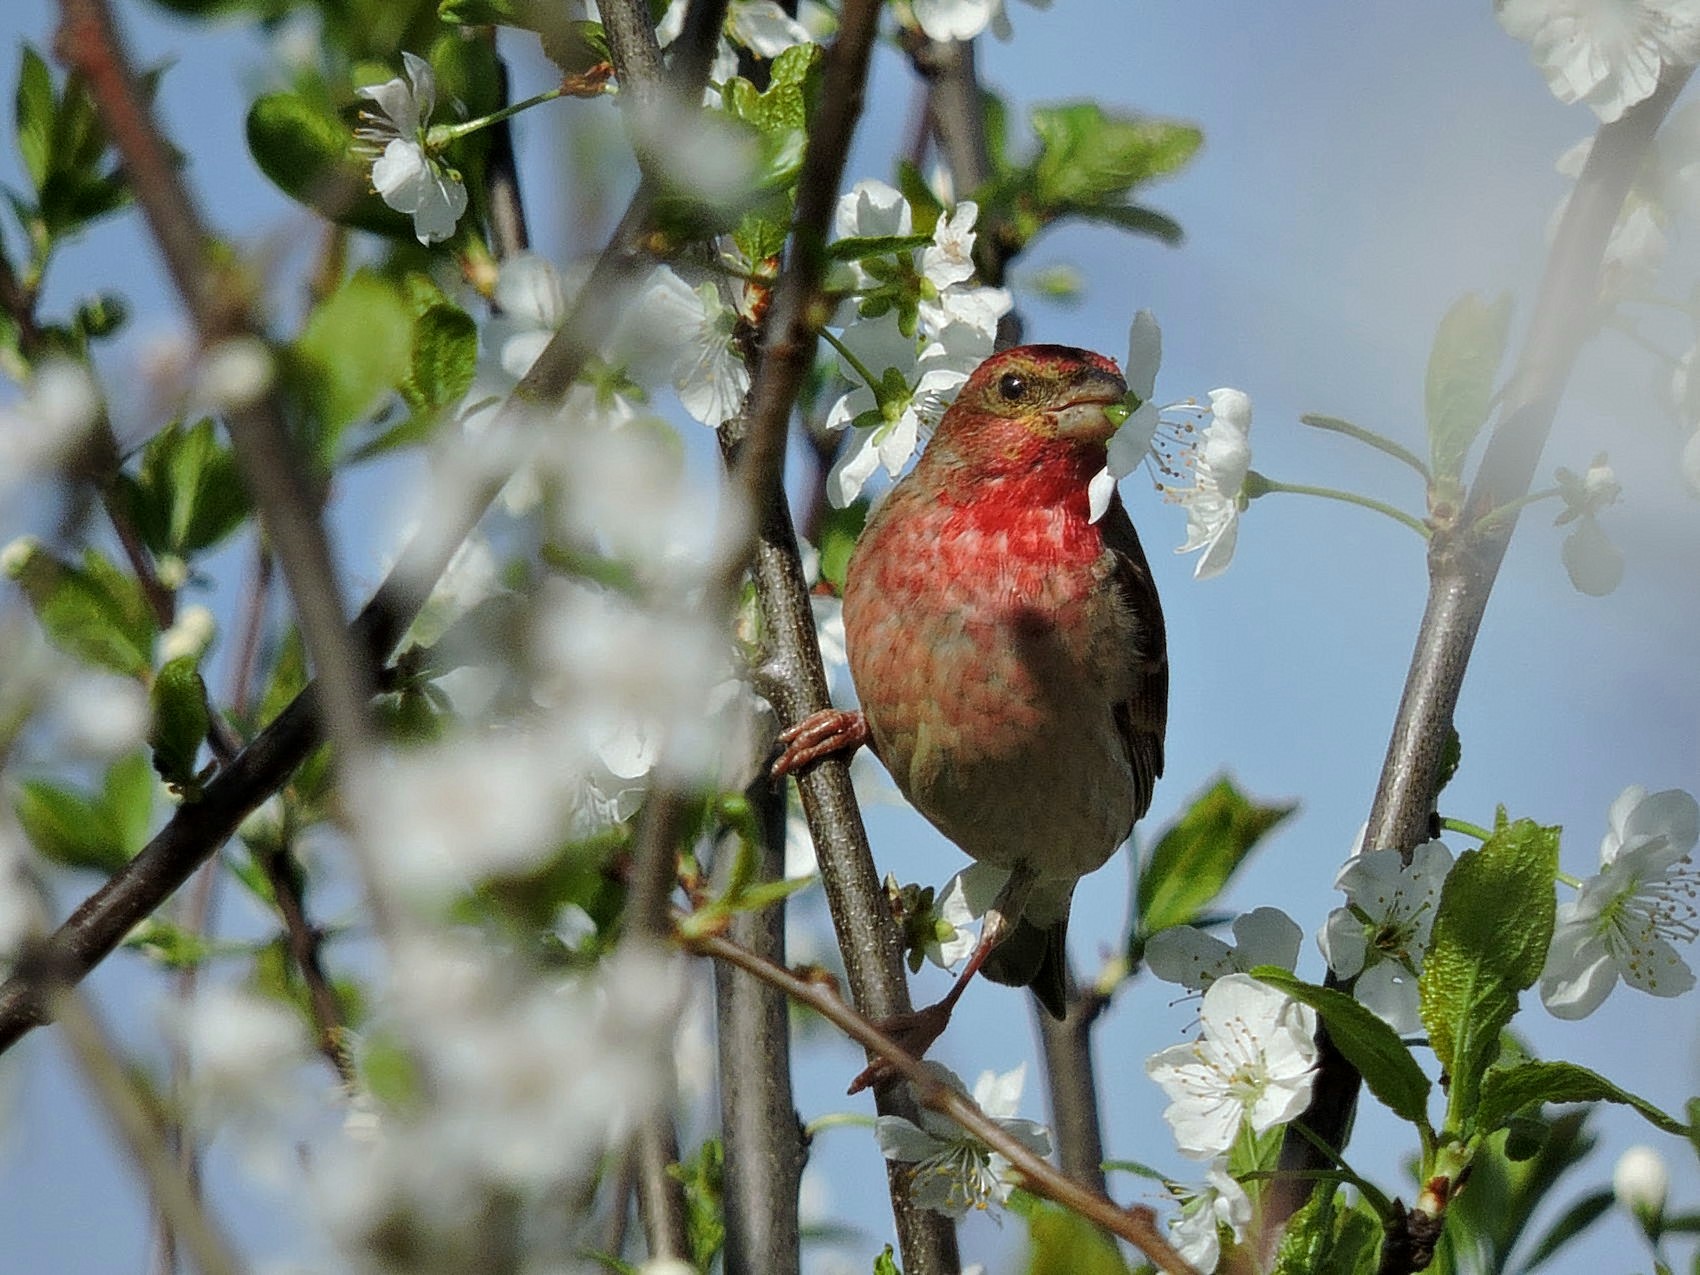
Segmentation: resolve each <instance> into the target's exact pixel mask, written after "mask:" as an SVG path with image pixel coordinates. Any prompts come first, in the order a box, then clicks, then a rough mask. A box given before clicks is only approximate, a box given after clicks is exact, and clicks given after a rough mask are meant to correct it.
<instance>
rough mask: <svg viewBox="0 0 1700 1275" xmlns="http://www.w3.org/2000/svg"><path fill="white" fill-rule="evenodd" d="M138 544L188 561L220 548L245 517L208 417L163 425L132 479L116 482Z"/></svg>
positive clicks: (233, 473)
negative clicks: (188, 424) (191, 422)
mask: <svg viewBox="0 0 1700 1275" xmlns="http://www.w3.org/2000/svg"><path fill="white" fill-rule="evenodd" d="M120 482H121V487H122V489H123V491H124V494H125V500H126V503H127V504H128V505H129V507H130V514H131V517H132V518H133V519H134V520H135V523H136V529H137V531H138V532H139V533H140V535H141V537H142V540H143V542H144V543H145V544H146V545H147V546H148V548H149V549H152V550H153V551H154V552H155V553H162V554H172V555H175V556H177V557H180V558H185V559H187V558H189V557H192V556H193V555H194V554H197V553H202V552H205V551H206V550H208V549H211V548H212V547H213V546H215V545H217V544H219V543H220V542H221V541H223V540H224V539H225V538H226V537H227V536H229V535H230V534H232V533H233V532H234V531H235V530H236V529H237V528H238V527H240V526H241V525H242V523H243V522H244V520H245V519H246V518H247V516H248V510H249V505H248V494H247V490H246V489H245V488H244V487H243V485H242V480H241V476H240V474H239V473H238V472H237V469H236V457H235V455H234V454H233V453H232V452H231V450H230V449H229V448H228V447H225V446H224V445H222V444H221V443H220V442H219V441H218V437H217V432H216V430H215V427H214V425H213V423H212V421H211V420H210V419H203V420H201V421H199V422H197V423H196V424H195V425H194V426H193V427H191V428H189V429H184V428H183V426H182V425H181V424H180V423H178V422H173V423H172V424H170V425H168V426H166V427H165V428H164V429H162V430H161V431H160V432H159V433H157V434H155V435H154V436H153V437H152V438H151V439H149V440H148V443H147V445H146V446H145V447H144V448H142V455H141V463H140V465H139V466H138V469H137V473H136V474H135V476H134V477H131V476H130V475H128V474H126V475H123V476H122V478H121V480H120Z"/></svg>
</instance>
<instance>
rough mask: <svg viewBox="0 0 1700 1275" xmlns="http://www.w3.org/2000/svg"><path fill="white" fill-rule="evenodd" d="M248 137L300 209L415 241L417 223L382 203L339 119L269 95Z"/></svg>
mask: <svg viewBox="0 0 1700 1275" xmlns="http://www.w3.org/2000/svg"><path fill="white" fill-rule="evenodd" d="M247 136H248V150H249V151H250V152H251V153H252V154H253V156H254V162H255V163H256V164H258V165H259V166H260V171H261V172H262V173H264V174H265V175H266V176H267V177H268V178H270V179H271V181H272V182H273V184H274V185H276V186H277V188H278V189H279V190H281V191H283V193H284V194H286V195H288V196H289V197H290V198H291V199H293V200H295V201H296V202H297V203H301V204H305V205H306V206H307V207H309V208H311V209H313V210H314V211H316V212H318V213H319V214H320V215H321V216H324V217H328V218H329V219H330V220H332V221H334V222H337V223H338V224H340V225H344V226H353V227H355V228H356V229H359V230H370V231H372V232H374V233H375V234H381V235H388V236H390V237H391V238H395V239H405V240H408V241H410V242H411V241H412V240H413V220H412V218H410V217H407V216H404V215H403V214H401V213H398V212H396V211H395V210H394V209H392V208H389V207H388V206H386V205H385V203H384V201H383V200H382V199H380V198H378V196H377V194H376V192H375V191H373V189H372V185H371V174H370V171H369V165H368V164H366V163H363V162H362V161H361V160H360V159H359V158H358V157H357V156H356V155H354V154H353V153H352V152H351V150H350V149H349V148H350V146H351V144H352V143H353V140H354V136H353V133H352V132H351V131H350V130H349V128H348V127H347V126H346V125H344V124H343V122H342V121H341V120H340V119H338V118H337V117H336V116H334V115H331V114H328V113H327V112H326V111H325V110H323V109H321V108H320V107H318V106H316V105H314V104H313V103H311V102H309V101H307V100H306V99H305V98H303V97H299V96H297V95H296V94H294V93H268V94H265V95H264V96H262V97H260V98H259V99H257V100H256V101H255V103H254V105H253V106H251V107H250V108H249V109H248V120H247Z"/></svg>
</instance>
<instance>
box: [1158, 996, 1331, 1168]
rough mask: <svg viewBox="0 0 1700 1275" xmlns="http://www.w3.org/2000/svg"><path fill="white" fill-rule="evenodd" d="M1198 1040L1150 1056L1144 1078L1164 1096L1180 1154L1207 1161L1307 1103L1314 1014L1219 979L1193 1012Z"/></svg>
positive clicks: (1283, 998)
mask: <svg viewBox="0 0 1700 1275" xmlns="http://www.w3.org/2000/svg"><path fill="white" fill-rule="evenodd" d="M1198 1020H1199V1026H1200V1032H1199V1037H1198V1039H1197V1040H1195V1041H1193V1042H1191V1043H1190V1044H1185V1045H1173V1046H1171V1047H1170V1048H1168V1049H1165V1050H1162V1051H1160V1052H1159V1053H1156V1054H1153V1055H1152V1056H1151V1057H1150V1058H1149V1059H1147V1060H1146V1063H1145V1074H1146V1075H1148V1076H1150V1077H1151V1079H1152V1080H1154V1081H1156V1082H1157V1084H1158V1085H1159V1086H1161V1087H1162V1089H1163V1092H1164V1093H1166V1094H1168V1096H1169V1099H1170V1102H1169V1106H1168V1109H1167V1110H1165V1111H1164V1112H1163V1118H1164V1119H1165V1120H1167V1121H1168V1122H1169V1126H1170V1128H1172V1129H1173V1130H1174V1132H1175V1142H1176V1144H1177V1145H1178V1146H1179V1148H1180V1152H1181V1154H1182V1155H1185V1156H1190V1157H1192V1158H1193V1159H1197V1160H1208V1159H1213V1158H1214V1157H1216V1156H1218V1155H1221V1154H1222V1153H1223V1152H1225V1151H1227V1150H1228V1149H1229V1148H1230V1147H1231V1146H1233V1144H1234V1140H1235V1139H1236V1138H1238V1137H1239V1134H1240V1128H1241V1126H1242V1125H1245V1124H1249V1125H1250V1126H1251V1130H1252V1132H1253V1133H1264V1132H1267V1131H1268V1130H1270V1129H1272V1128H1274V1127H1275V1126H1276V1125H1278V1124H1285V1123H1286V1122H1287V1121H1289V1120H1291V1119H1293V1117H1295V1116H1297V1115H1298V1114H1299V1113H1300V1112H1301V1111H1303V1110H1304V1109H1305V1107H1306V1105H1307V1104H1308V1103H1309V1102H1310V1091H1311V1084H1312V1082H1313V1079H1314V1073H1315V1068H1316V1059H1317V1051H1316V1040H1315V1036H1316V1011H1314V1010H1312V1009H1311V1008H1310V1007H1309V1006H1308V1005H1301V1004H1299V1003H1298V1002H1297V1001H1295V1000H1292V999H1291V998H1289V997H1287V996H1285V995H1283V994H1282V993H1280V992H1278V991H1276V990H1275V989H1274V988H1272V987H1269V986H1267V985H1266V984H1263V983H1260V982H1258V981H1257V980H1256V979H1254V978H1252V977H1251V976H1250V975H1249V974H1226V975H1223V976H1222V977H1221V978H1219V979H1217V980H1216V981H1215V982H1214V983H1212V984H1211V985H1210V990H1209V991H1207V992H1205V993H1204V1000H1203V1003H1202V1004H1201V1005H1200V1006H1199V1011H1198Z"/></svg>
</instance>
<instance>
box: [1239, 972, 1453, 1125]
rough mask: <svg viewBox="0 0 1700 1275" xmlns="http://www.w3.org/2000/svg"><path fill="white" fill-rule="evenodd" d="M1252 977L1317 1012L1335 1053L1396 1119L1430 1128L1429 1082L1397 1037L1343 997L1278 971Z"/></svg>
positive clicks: (1358, 1005)
mask: <svg viewBox="0 0 1700 1275" xmlns="http://www.w3.org/2000/svg"><path fill="white" fill-rule="evenodd" d="M1251 973H1252V976H1253V977H1254V978H1257V979H1259V980H1261V981H1262V982H1265V983H1267V984H1269V986H1271V987H1273V988H1276V989H1278V990H1280V991H1283V992H1285V993H1286V994H1287V995H1288V996H1291V997H1292V998H1293V999H1294V1000H1296V1001H1299V1002H1300V1003H1302V1004H1305V1005H1309V1006H1310V1007H1311V1008H1312V1009H1314V1010H1315V1011H1316V1012H1317V1014H1318V1015H1319V1016H1320V1017H1321V1018H1322V1021H1323V1022H1324V1023H1325V1024H1326V1025H1327V1027H1328V1034H1329V1036H1330V1037H1331V1038H1332V1039H1333V1041H1334V1044H1335V1046H1336V1048H1338V1049H1339V1051H1340V1052H1341V1054H1343V1055H1344V1056H1345V1058H1346V1061H1347V1062H1349V1063H1351V1064H1352V1066H1353V1067H1355V1068H1357V1070H1358V1072H1359V1074H1361V1075H1362V1076H1363V1078H1364V1083H1365V1084H1367V1085H1368V1086H1369V1088H1370V1092H1371V1093H1373V1094H1374V1095H1375V1096H1376V1097H1377V1098H1379V1099H1380V1100H1381V1101H1382V1103H1383V1104H1385V1105H1386V1106H1387V1108H1388V1109H1389V1110H1390V1111H1392V1112H1393V1114H1394V1115H1396V1116H1398V1117H1400V1118H1401V1119H1403V1120H1408V1121H1410V1122H1411V1123H1412V1124H1415V1125H1427V1123H1428V1097H1429V1090H1430V1088H1431V1085H1430V1083H1429V1078H1428V1077H1427V1076H1426V1075H1424V1074H1423V1069H1422V1068H1421V1067H1420V1066H1418V1065H1417V1060H1416V1058H1415V1057H1414V1056H1412V1054H1411V1051H1410V1049H1409V1048H1408V1047H1407V1046H1406V1045H1405V1042H1404V1041H1402V1040H1400V1039H1399V1033H1397V1032H1396V1031H1394V1030H1393V1029H1392V1028H1391V1027H1389V1026H1388V1025H1387V1024H1386V1023H1384V1022H1383V1021H1382V1020H1381V1019H1379V1018H1377V1017H1376V1016H1375V1015H1374V1014H1373V1013H1371V1012H1370V1011H1369V1010H1368V1009H1366V1008H1364V1007H1363V1006H1362V1005H1360V1004H1359V1003H1358V1002H1357V1001H1356V1000H1354V999H1353V998H1352V997H1350V996H1348V995H1346V993H1344V992H1339V991H1335V990H1333V989H1332V988H1327V987H1317V986H1316V985H1314V984H1311V983H1306V982H1304V981H1303V980H1302V979H1300V978H1297V977H1295V976H1294V975H1292V974H1290V973H1288V972H1287V971H1286V970H1283V969H1281V968H1280V967H1279V966H1274V965H1260V966H1258V967H1257V968H1256V969H1254V970H1252V971H1251Z"/></svg>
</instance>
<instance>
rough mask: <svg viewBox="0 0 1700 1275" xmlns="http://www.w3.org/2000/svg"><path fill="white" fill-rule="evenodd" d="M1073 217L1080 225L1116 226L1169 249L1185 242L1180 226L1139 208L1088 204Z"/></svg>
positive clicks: (1160, 215) (1172, 220)
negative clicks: (1079, 221)
mask: <svg viewBox="0 0 1700 1275" xmlns="http://www.w3.org/2000/svg"><path fill="white" fill-rule="evenodd" d="M1073 213H1074V215H1075V216H1076V217H1079V218H1080V219H1081V220H1082V221H1096V222H1102V223H1103V224H1105V225H1107V226H1116V227H1119V228H1120V229H1122V230H1126V231H1129V232H1130V233H1132V234H1136V235H1149V236H1151V238H1153V239H1156V240H1159V241H1161V242H1162V243H1166V244H1169V245H1170V246H1173V245H1175V244H1178V243H1180V242H1181V240H1183V239H1184V238H1186V234H1185V232H1184V231H1183V230H1182V229H1181V223H1180V222H1178V221H1176V220H1175V219H1174V218H1173V217H1170V216H1168V215H1166V214H1164V213H1160V212H1157V211H1156V210H1155V209H1152V208H1144V207H1141V206H1140V205H1139V204H1091V205H1087V206H1084V207H1081V208H1076V209H1074V210H1073Z"/></svg>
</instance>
